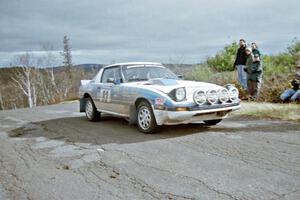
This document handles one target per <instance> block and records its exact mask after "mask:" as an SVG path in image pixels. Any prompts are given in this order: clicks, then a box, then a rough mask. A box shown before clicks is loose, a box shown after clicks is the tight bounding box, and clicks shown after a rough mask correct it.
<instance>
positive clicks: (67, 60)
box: [62, 35, 72, 78]
mask: <svg viewBox="0 0 300 200" xmlns="http://www.w3.org/2000/svg"><path fill="white" fill-rule="evenodd" d="M69 40H70V39H69V38H68V36H66V35H65V36H64V39H63V45H64V51H63V52H62V56H63V65H64V67H65V69H66V71H67V73H68V74H69V77H70V78H72V55H71V46H70V44H69Z"/></svg>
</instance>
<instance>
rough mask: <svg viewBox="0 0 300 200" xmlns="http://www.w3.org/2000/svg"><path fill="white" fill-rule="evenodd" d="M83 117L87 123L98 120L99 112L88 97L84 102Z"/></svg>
mask: <svg viewBox="0 0 300 200" xmlns="http://www.w3.org/2000/svg"><path fill="white" fill-rule="evenodd" d="M85 101H86V102H85V115H86V118H87V119H88V120H89V121H97V120H99V119H100V112H99V111H97V109H96V107H95V105H94V102H93V100H92V99H91V98H90V97H89V98H86V100H85Z"/></svg>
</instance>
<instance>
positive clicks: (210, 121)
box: [204, 119, 222, 126]
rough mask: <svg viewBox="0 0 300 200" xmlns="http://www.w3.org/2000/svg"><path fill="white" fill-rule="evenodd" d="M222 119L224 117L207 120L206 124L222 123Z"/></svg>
mask: <svg viewBox="0 0 300 200" xmlns="http://www.w3.org/2000/svg"><path fill="white" fill-rule="evenodd" d="M221 121H222V119H213V120H205V121H204V123H205V124H206V125H209V126H213V125H216V124H218V123H220V122H221Z"/></svg>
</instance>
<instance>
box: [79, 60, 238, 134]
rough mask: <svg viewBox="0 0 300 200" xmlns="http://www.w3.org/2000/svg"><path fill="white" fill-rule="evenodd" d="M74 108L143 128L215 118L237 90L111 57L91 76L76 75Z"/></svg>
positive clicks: (230, 105)
mask: <svg viewBox="0 0 300 200" xmlns="http://www.w3.org/2000/svg"><path fill="white" fill-rule="evenodd" d="M79 97H80V112H85V113H86V117H87V119H88V120H90V121H97V120H99V119H100V118H101V113H107V114H111V115H114V116H118V117H124V118H126V119H127V120H128V121H129V122H130V124H133V123H136V124H137V126H138V128H139V130H140V131H141V132H143V133H153V132H155V131H157V130H158V128H159V127H160V126H161V125H174V124H187V123H195V122H204V123H205V124H206V125H215V124H217V123H219V122H220V121H221V120H222V119H223V118H225V117H226V116H227V114H228V113H229V112H231V111H234V110H237V109H239V108H240V99H239V92H238V90H237V88H235V87H234V86H233V85H231V84H228V85H226V86H224V87H222V86H219V85H215V84H211V83H206V82H196V81H186V80H181V78H178V76H177V75H175V74H174V73H173V72H171V71H170V70H169V69H168V68H166V67H164V66H163V65H162V64H160V63H152V62H135V63H117V64H113V65H109V66H106V67H103V68H102V69H100V71H99V72H98V74H97V75H96V76H95V77H94V79H93V80H82V81H81V86H80V89H79Z"/></svg>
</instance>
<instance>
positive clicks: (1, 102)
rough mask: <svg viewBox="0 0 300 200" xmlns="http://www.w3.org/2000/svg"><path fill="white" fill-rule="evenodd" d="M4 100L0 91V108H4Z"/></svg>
mask: <svg viewBox="0 0 300 200" xmlns="http://www.w3.org/2000/svg"><path fill="white" fill-rule="evenodd" d="M4 109H5V108H4V102H3V97H2V93H1V91H0V110H4Z"/></svg>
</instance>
